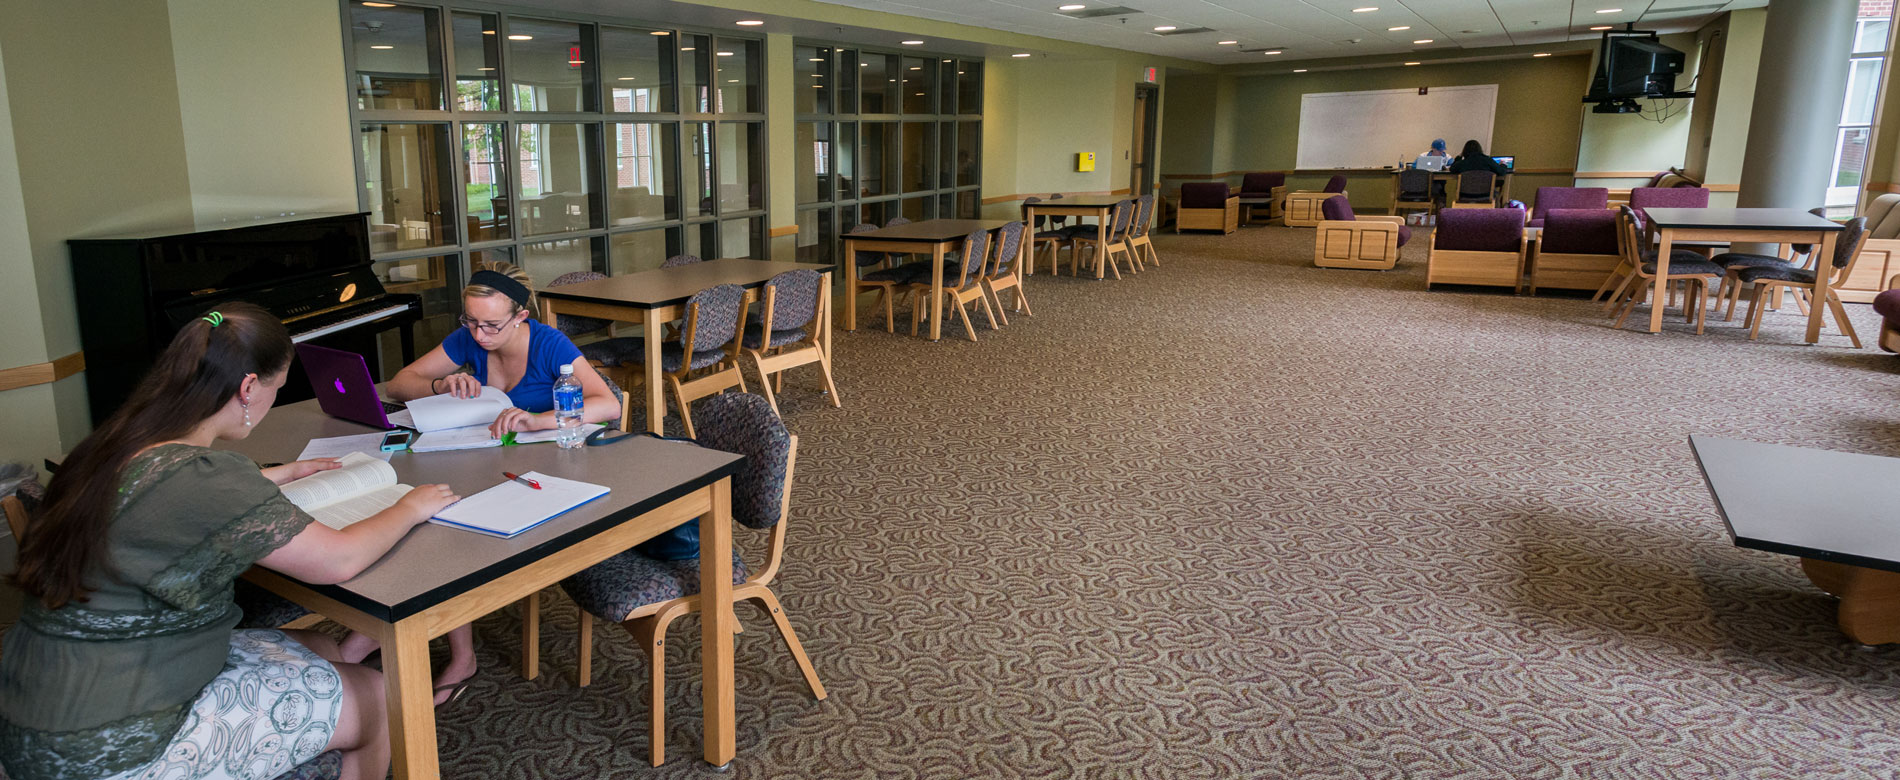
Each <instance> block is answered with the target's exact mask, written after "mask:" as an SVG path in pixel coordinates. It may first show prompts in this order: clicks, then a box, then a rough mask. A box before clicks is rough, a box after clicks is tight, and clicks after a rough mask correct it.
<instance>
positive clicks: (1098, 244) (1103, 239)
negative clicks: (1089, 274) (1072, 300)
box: [1095, 211, 1121, 281]
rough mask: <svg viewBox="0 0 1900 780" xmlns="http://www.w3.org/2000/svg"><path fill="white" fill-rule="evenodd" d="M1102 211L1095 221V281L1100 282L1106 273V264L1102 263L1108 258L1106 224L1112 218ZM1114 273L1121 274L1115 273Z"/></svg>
mask: <svg viewBox="0 0 1900 780" xmlns="http://www.w3.org/2000/svg"><path fill="white" fill-rule="evenodd" d="M1109 214H1110V212H1107V211H1104V212H1102V213H1101V216H1099V217H1096V219H1095V280H1096V281H1101V280H1102V279H1103V278H1104V277H1105V276H1106V275H1107V273H1108V264H1107V263H1104V262H1102V261H1103V259H1104V258H1107V257H1108V223H1109V220H1110V219H1112V217H1110V216H1109ZM1116 273H1118V274H1119V273H1121V272H1120V271H1117V272H1116Z"/></svg>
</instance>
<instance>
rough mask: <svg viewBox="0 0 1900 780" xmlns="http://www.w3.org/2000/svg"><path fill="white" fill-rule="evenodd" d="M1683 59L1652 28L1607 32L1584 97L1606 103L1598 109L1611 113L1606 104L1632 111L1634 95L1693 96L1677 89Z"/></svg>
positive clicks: (1658, 96) (1680, 53)
mask: <svg viewBox="0 0 1900 780" xmlns="http://www.w3.org/2000/svg"><path fill="white" fill-rule="evenodd" d="M1684 59H1685V58H1684V57H1683V54H1682V52H1680V51H1677V50H1676V49H1672V48H1669V47H1668V46H1664V45H1662V43H1660V42H1659V41H1658V40H1657V37H1656V34H1655V33H1653V32H1636V31H1633V30H1631V31H1616V32H1606V33H1604V34H1603V43H1602V44H1601V45H1600V46H1599V47H1598V49H1597V72H1596V76H1595V77H1594V78H1592V79H1591V81H1590V93H1589V94H1588V95H1585V96H1584V97H1583V101H1584V102H1585V103H1600V104H1606V105H1600V106H1598V108H1597V110H1598V112H1600V113H1610V112H1605V111H1604V108H1605V107H1606V106H1608V105H1609V104H1616V105H1618V106H1621V107H1623V108H1621V110H1620V111H1617V113H1625V112H1628V113H1633V112H1635V111H1636V110H1637V108H1636V106H1635V99H1636V98H1674V97H1692V96H1693V94H1694V93H1688V92H1677V91H1676V77H1677V76H1679V75H1682V68H1683V62H1684Z"/></svg>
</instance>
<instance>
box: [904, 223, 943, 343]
mask: <svg viewBox="0 0 1900 780" xmlns="http://www.w3.org/2000/svg"><path fill="white" fill-rule="evenodd" d="M911 305H913V306H915V305H916V304H915V303H912V304H911ZM925 311H928V312H929V313H930V340H931V341H936V340H938V339H941V338H943V243H942V242H938V243H936V244H932V245H931V247H930V308H928V309H926V310H925Z"/></svg>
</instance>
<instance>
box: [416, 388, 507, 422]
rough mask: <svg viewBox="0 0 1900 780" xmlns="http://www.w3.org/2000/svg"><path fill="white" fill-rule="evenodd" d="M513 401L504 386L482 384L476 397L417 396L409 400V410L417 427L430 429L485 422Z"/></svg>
mask: <svg viewBox="0 0 1900 780" xmlns="http://www.w3.org/2000/svg"><path fill="white" fill-rule="evenodd" d="M514 405H515V402H514V401H511V400H509V399H508V394H507V393H504V392H502V391H501V388H499V387H491V386H488V385H483V386H482V394H481V395H479V396H476V397H474V398H456V397H455V396H453V395H449V394H448V393H443V394H441V395H432V396H429V397H428V398H417V399H416V400H414V401H410V402H409V405H408V412H409V415H410V417H411V418H412V419H413V421H414V422H415V426H416V430H418V431H421V432H423V433H428V432H430V431H442V430H448V429H450V428H467V427H469V426H472V425H483V426H486V425H488V424H489V423H492V422H494V421H495V418H496V417H500V416H501V413H502V412H503V411H505V410H507V409H508V407H511V406H514Z"/></svg>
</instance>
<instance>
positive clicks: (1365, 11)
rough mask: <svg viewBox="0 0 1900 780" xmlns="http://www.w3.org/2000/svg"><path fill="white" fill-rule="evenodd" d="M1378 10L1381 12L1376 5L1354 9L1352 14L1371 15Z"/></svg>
mask: <svg viewBox="0 0 1900 780" xmlns="http://www.w3.org/2000/svg"><path fill="white" fill-rule="evenodd" d="M1377 10H1379V7H1378V6H1376V5H1375V6H1368V7H1366V8H1354V9H1352V12H1353V13H1356V14H1369V13H1372V12H1373V11H1377Z"/></svg>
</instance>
